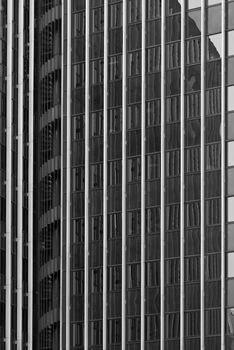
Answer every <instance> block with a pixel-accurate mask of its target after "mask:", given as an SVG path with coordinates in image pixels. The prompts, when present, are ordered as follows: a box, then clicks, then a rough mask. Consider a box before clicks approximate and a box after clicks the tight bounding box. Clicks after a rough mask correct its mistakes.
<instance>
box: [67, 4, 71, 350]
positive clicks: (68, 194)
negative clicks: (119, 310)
mask: <svg viewBox="0 0 234 350" xmlns="http://www.w3.org/2000/svg"><path fill="white" fill-rule="evenodd" d="M66 151H67V157H66V158H67V174H66V192H67V197H66V201H67V203H66V350H70V234H71V227H70V226H71V1H67V150H66Z"/></svg>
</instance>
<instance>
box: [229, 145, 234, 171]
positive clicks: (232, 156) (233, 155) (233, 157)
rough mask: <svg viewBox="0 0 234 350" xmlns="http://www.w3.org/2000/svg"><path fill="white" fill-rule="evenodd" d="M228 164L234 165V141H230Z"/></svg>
mask: <svg viewBox="0 0 234 350" xmlns="http://www.w3.org/2000/svg"><path fill="white" fill-rule="evenodd" d="M227 145H228V166H229V167H230V166H234V141H232V142H228V144H227Z"/></svg>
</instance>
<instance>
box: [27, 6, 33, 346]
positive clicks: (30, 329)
mask: <svg viewBox="0 0 234 350" xmlns="http://www.w3.org/2000/svg"><path fill="white" fill-rule="evenodd" d="M29 6H30V9H29V11H30V12H29V16H30V17H29V42H30V46H29V114H28V115H29V121H28V129H29V136H28V137H29V145H28V147H29V148H28V152H29V153H28V160H29V163H28V350H33V159H34V156H33V153H34V23H35V22H34V6H35V5H34V1H30V4H29Z"/></svg>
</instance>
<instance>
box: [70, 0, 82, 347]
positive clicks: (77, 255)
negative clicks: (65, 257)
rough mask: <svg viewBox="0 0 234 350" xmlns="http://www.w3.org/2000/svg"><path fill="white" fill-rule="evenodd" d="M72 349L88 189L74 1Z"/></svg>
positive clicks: (77, 342)
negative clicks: (85, 202)
mask: <svg viewBox="0 0 234 350" xmlns="http://www.w3.org/2000/svg"><path fill="white" fill-rule="evenodd" d="M71 43H72V44H71V45H72V48H73V50H72V58H71V84H72V86H71V94H72V102H73V103H72V107H71V114H72V118H71V130H72V131H71V148H72V157H71V203H72V206H71V274H70V281H71V282H70V288H71V289H70V290H71V293H70V298H71V299H70V302H71V313H70V322H71V328H70V335H71V338H70V339H71V340H70V341H71V349H83V347H84V339H83V329H84V189H85V119H84V112H85V98H84V96H85V3H84V1H73V4H72V15H71Z"/></svg>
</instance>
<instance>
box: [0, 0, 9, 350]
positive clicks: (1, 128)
mask: <svg viewBox="0 0 234 350" xmlns="http://www.w3.org/2000/svg"><path fill="white" fill-rule="evenodd" d="M6 6H7V4H6V1H3V2H2V7H1V9H0V45H1V50H0V67H1V72H2V73H1V85H0V103H1V104H0V182H1V186H0V347H1V348H2V349H4V346H5V343H4V338H5V302H6V296H5V288H4V286H5V284H6V238H5V232H6V187H5V185H4V182H5V181H6V132H5V130H6V83H5V76H6V66H7V62H6V61H7V58H6V51H7V45H6V36H7V33H6V27H5V25H6V21H7V19H6Z"/></svg>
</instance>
